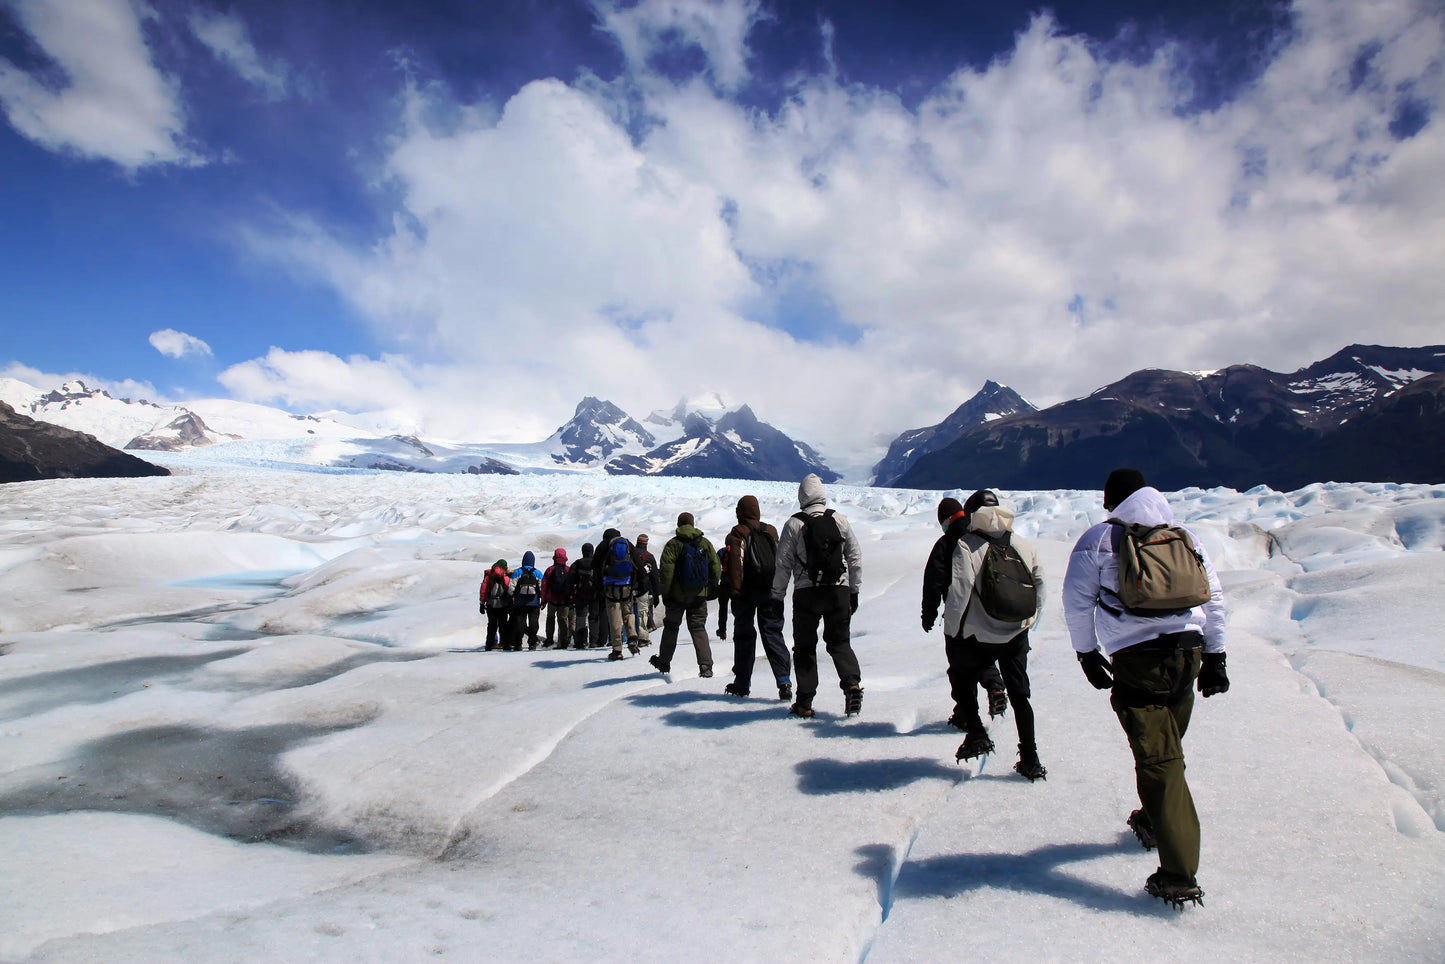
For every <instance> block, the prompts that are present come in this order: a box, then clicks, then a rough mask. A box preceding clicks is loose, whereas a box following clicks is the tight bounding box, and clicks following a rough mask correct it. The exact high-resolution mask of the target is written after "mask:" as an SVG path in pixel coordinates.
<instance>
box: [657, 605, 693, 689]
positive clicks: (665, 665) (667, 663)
mask: <svg viewBox="0 0 1445 964" xmlns="http://www.w3.org/2000/svg"><path fill="white" fill-rule="evenodd" d="M685 615H687V607H685V606H683V605H681V604H680V603H675V602H673V601H672V600H671V599H664V600H663V601H662V644H661V645H660V646H658V647H657V663H656V665H657V667H658V668H659V669H661V670H662V671H663V672H667V671H668V670H669V669H670V668H671V667H672V655H673V653H675V652H677V631H678V628H679V627H680V626H682V618H683V617H684V616H685Z"/></svg>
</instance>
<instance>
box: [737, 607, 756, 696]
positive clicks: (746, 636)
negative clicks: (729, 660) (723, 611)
mask: <svg viewBox="0 0 1445 964" xmlns="http://www.w3.org/2000/svg"><path fill="white" fill-rule="evenodd" d="M732 610H733V686H735V687H736V688H737V689H739V690H741V691H742V692H744V693H747V692H749V691H750V690H751V689H752V688H753V661H754V660H755V659H756V658H757V654H758V630H757V626H755V625H754V622H755V620H754V616H755V614H756V613H757V607H756V606H755V605H754V604H753V602H752V600H750V599H746V598H744V597H742V596H738V597H737V598H735V599H733V600H732Z"/></svg>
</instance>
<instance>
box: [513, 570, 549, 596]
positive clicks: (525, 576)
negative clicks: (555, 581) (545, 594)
mask: <svg viewBox="0 0 1445 964" xmlns="http://www.w3.org/2000/svg"><path fill="white" fill-rule="evenodd" d="M541 591H542V580H540V579H538V578H537V570H535V569H529V568H527V567H526V566H523V567H522V568H521V569H518V570H517V578H516V579H513V580H512V598H513V599H515V600H516V601H517V603H518V604H519V605H523V606H527V605H531V603H532V600H534V599H536V598H537V595H538V594H539V593H541Z"/></svg>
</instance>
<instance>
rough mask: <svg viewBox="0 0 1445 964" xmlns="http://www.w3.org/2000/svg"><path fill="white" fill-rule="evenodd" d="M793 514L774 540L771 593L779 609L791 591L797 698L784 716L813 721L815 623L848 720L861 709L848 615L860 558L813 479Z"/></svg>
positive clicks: (854, 604) (859, 580)
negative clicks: (836, 675) (789, 590)
mask: <svg viewBox="0 0 1445 964" xmlns="http://www.w3.org/2000/svg"><path fill="white" fill-rule="evenodd" d="M798 508H799V511H798V512H797V513H795V514H794V515H792V516H791V517H789V519H788V521H787V522H786V523H784V524H783V530H782V532H781V533H779V535H778V551H777V556H776V559H775V568H774V575H773V587H772V598H773V600H775V601H776V602H779V603H781V602H782V601H783V599H784V598H785V597H786V595H787V592H788V584H789V583H790V582H791V583H792V585H793V662H794V668H795V670H796V672H797V680H798V692H797V701H796V702H795V703H794V704H793V705H792V707H791V709H790V712H791V713H792V714H793V715H794V716H798V717H802V718H804V719H807V718H810V717H812V716H813V697H814V695H815V694H816V693H817V689H818V655H817V650H818V623H819V621H820V620H821V621H822V623H823V641H824V643H825V645H826V647H827V650H828V655H829V656H831V657H832V658H833V665H834V667H835V668H836V669H837V670H838V685H839V686H840V687H841V688H842V690H843V694H844V696H843V712H844V713H845V714H847V715H848V716H853V715H854V714H856V713H858V712H859V711H860V710H861V709H862V706H863V687H862V685H861V684H862V671H861V670H860V669H859V667H858V657H857V656H855V655H854V653H853V646H852V644H851V642H850V641H849V637H850V635H851V619H852V614H853V613H854V612H855V611H856V610H857V608H858V593H859V591H860V589H861V588H862V585H863V552H862V549H861V548H860V546H859V544H858V539H857V537H855V536H854V535H853V529H852V527H851V526H850V525H849V524H848V520H847V519H845V518H844V517H843V516H842V514H841V513H837V512H832V511H831V510H829V509H828V508H827V493H826V491H825V490H824V488H823V481H822V479H820V478H818V476H817V475H812V474H810V475H808V476H806V477H805V478H804V479H803V481H802V483H800V484H799V486H798ZM814 527H816V528H814ZM810 543H811V545H810Z"/></svg>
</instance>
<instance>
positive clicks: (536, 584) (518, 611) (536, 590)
mask: <svg viewBox="0 0 1445 964" xmlns="http://www.w3.org/2000/svg"><path fill="white" fill-rule="evenodd" d="M541 612H542V570H540V569H538V568H537V557H536V555H534V554H533V552H532V550H531V549H528V550H527V551H526V552H524V553H523V554H522V565H521V567H520V568H519V569H517V570H515V571H514V572H513V573H512V641H511V645H510V646H507V647H505V648H506V649H511V650H513V651H516V650H520V649H524V648H527V647H530V648H532V649H534V650H535V649H539V648H540V646H539V645H538V643H537V622H538V617H539V616H540V614H541ZM524 637H525V640H524Z"/></svg>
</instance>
